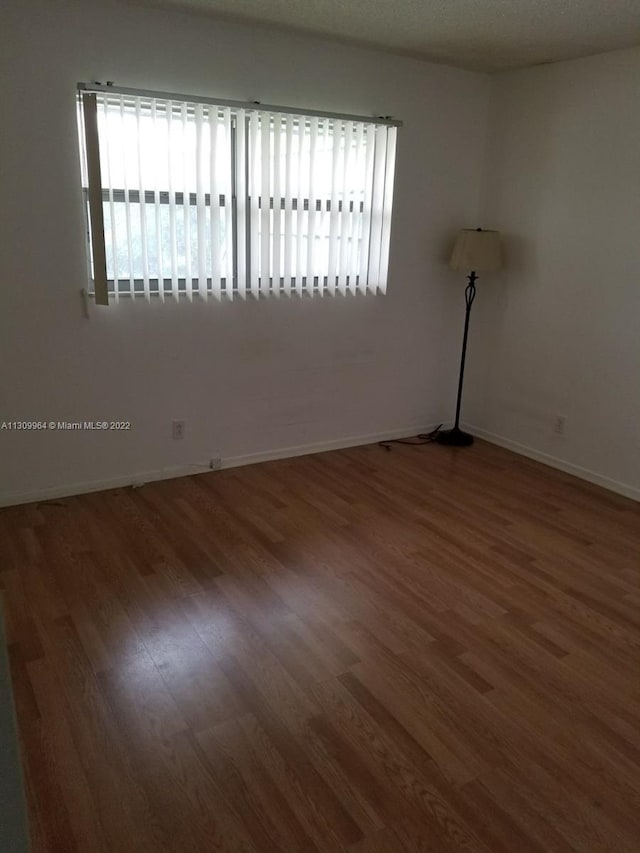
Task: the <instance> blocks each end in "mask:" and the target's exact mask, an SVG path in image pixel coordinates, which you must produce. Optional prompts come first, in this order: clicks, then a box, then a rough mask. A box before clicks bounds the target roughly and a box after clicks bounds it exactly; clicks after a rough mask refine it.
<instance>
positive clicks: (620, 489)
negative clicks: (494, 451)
mask: <svg viewBox="0 0 640 853" xmlns="http://www.w3.org/2000/svg"><path fill="white" fill-rule="evenodd" d="M463 426H464V429H465V430H466V431H467V432H470V433H471V434H472V435H477V436H478V438H483V439H484V440H485V441H488V442H490V443H491V444H497V445H499V446H500V447H504V448H506V449H507V450H512V451H513V452H514V453H519V454H520V455H521V456H527V457H528V458H529V459H535V460H536V462H542V463H543V464H544V465H549V466H550V467H551V468H557V469H558V470H559V471H564V472H565V474H573V476H574V477H579V478H580V479H581V480H587V482H589V483H594V484H595V485H596V486H603V487H604V488H605V489H609V490H610V491H612V492H616V493H617V494H619V495H624V496H625V497H626V498H631V499H632V500H634V501H640V489H638V488H636V487H635V486H631V485H629V484H628V483H621V482H619V481H618V480H612V479H611V478H610V477H605V476H603V475H602V474H597V473H596V472H595V471H590V470H589V469H588V468H581V467H580V466H579V465H574V464H573V463H571V462H565V460H564V459H559V458H558V457H557V456H551V455H550V454H549V453H543V452H542V451H540V450H536V449H535V448H533V447H528V446H527V445H526V444H519V443H518V442H517V441H512V440H511V439H510V438H504V437H503V436H501V435H495V433H492V432H487V431H486V430H484V429H481V428H480V427H477V426H473V424H464V425H463Z"/></svg>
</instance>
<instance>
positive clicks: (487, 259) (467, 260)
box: [449, 228, 502, 272]
mask: <svg viewBox="0 0 640 853" xmlns="http://www.w3.org/2000/svg"><path fill="white" fill-rule="evenodd" d="M449 266H450V267H451V268H452V269H454V270H461V271H462V272H469V271H470V270H475V272H496V271H497V270H499V269H500V268H501V267H502V246H501V244H500V232H499V231H483V230H482V228H477V229H476V228H463V229H462V231H459V232H458V236H457V238H456V244H455V246H454V247H453V253H452V255H451V260H450V262H449Z"/></svg>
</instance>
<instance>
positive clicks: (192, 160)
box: [79, 85, 398, 304]
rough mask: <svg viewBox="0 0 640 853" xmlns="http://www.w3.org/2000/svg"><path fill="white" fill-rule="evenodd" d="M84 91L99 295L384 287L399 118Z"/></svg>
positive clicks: (87, 186) (86, 180) (87, 183)
mask: <svg viewBox="0 0 640 853" xmlns="http://www.w3.org/2000/svg"><path fill="white" fill-rule="evenodd" d="M79 88H80V107H81V109H80V123H81V130H82V133H81V139H82V143H83V145H82V149H83V187H84V190H85V195H86V199H87V207H88V213H89V222H90V248H91V252H90V256H91V261H92V264H91V266H92V269H91V276H92V279H93V281H94V284H95V295H96V301H97V302H99V303H102V304H106V303H108V301H109V297H110V296H111V297H112V298H113V299H116V300H117V299H118V298H119V297H120V296H122V295H123V294H126V295H130V296H138V295H139V296H143V297H147V298H150V297H151V296H152V295H155V296H158V297H160V298H161V299H164V298H165V297H167V296H172V297H175V298H180V297H182V296H185V297H187V298H190V299H192V298H193V297H194V295H196V294H197V295H198V296H199V297H200V298H203V299H207V298H208V297H209V296H213V297H216V298H218V299H220V298H222V297H225V298H234V296H240V297H245V296H246V294H247V293H250V294H252V295H253V296H255V297H261V296H268V295H274V296H279V295H281V294H283V295H291V294H298V295H300V296H302V295H322V294H325V293H327V294H335V293H341V294H346V293H367V292H373V293H375V292H377V291H383V292H384V291H385V289H386V280H387V268H388V260H389V238H390V230H391V206H392V196H393V174H394V165H395V145H396V128H397V124H398V123H397V122H396V123H394V122H391V121H389V120H375V121H374V120H358V119H355V118H351V117H341V116H335V117H334V116H327V115H303V114H299V113H293V112H291V111H289V110H285V109H284V108H280V109H278V108H263V107H260V106H253V105H250V104H246V105H236V104H229V103H227V104H224V103H220V104H213V103H209V102H200V101H198V100H197V99H194V100H193V101H191V100H185V99H184V97H183V96H173V97H169V96H162V97H161V96H159V95H158V96H157V97H156V96H152V95H148V94H144V93H137V92H135V91H133V90H122V91H116V90H114V89H112V88H111V87H108V86H99V85H96V86H95V87H84V86H82V85H81V86H80V87H79Z"/></svg>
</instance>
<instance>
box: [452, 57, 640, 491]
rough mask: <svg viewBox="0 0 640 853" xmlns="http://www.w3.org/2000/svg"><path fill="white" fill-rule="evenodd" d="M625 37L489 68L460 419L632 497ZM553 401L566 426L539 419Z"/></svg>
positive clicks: (633, 247)
mask: <svg viewBox="0 0 640 853" xmlns="http://www.w3.org/2000/svg"><path fill="white" fill-rule="evenodd" d="M639 81H640V49H634V50H626V51H616V52H612V53H609V54H604V55H601V56H596V57H591V58H588V59H581V60H575V61H571V62H563V63H558V64H555V65H547V66H541V67H537V68H531V69H527V70H523V71H517V72H510V73H505V74H499V75H496V76H495V77H493V78H492V87H493V91H492V99H491V108H490V131H489V136H488V147H487V168H486V175H485V187H484V191H483V196H484V211H485V214H486V215H485V216H484V221H485V222H486V223H487V227H497V228H501V229H502V230H503V231H504V233H505V235H506V238H507V250H508V270H507V271H506V272H505V273H503V274H501V276H487V277H486V278H485V279H480V282H479V294H478V298H477V300H476V303H475V306H474V316H473V321H472V322H473V327H472V336H471V340H470V350H469V356H470V370H469V381H468V383H467V387H466V398H465V411H464V415H465V420H466V422H467V424H470V425H474V426H475V427H479V428H481V430H483V431H486V433H488V434H489V435H490V436H491V437H493V438H494V439H495V438H496V437H497V439H498V440H499V441H502V442H506V443H507V444H510V446H513V447H514V448H515V449H519V450H521V451H524V452H527V453H531V454H533V455H537V456H539V457H540V458H546V457H553V460H552V461H555V464H558V465H560V466H561V467H565V468H566V469H567V470H572V471H574V472H575V473H579V474H581V475H582V476H586V477H587V478H589V479H593V480H595V481H597V482H601V483H603V484H605V485H608V486H610V487H612V488H615V489H617V490H619V491H622V492H623V493H626V494H629V495H632V496H635V497H637V498H640V284H639V275H640V100H639V94H640V88H639ZM556 414H560V415H564V416H566V418H567V421H566V432H565V435H564V436H559V435H557V434H555V433H554V432H553V423H554V417H555V415H556Z"/></svg>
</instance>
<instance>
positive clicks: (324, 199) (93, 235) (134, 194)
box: [78, 83, 402, 304]
mask: <svg viewBox="0 0 640 853" xmlns="http://www.w3.org/2000/svg"><path fill="white" fill-rule="evenodd" d="M97 94H104V95H107V96H109V95H111V96H119V97H130V98H152V99H158V100H165V101H168V102H173V104H175V105H181V106H182V105H186V106H187V109H189V108H191V110H192V112H194V111H195V110H194V105H196V104H207V105H209V106H210V107H218V108H220V107H230V108H231V109H235V110H243V111H244V115H245V134H244V154H245V169H246V176H245V178H246V180H245V186H246V190H247V191H246V195H245V198H244V201H245V211H246V213H245V217H246V220H247V221H246V223H245V224H246V263H245V269H246V270H249V266H250V253H251V248H250V239H249V238H250V228H251V223H250V215H251V210H252V208H253V198H252V196H251V194H250V189H249V181H248V173H249V168H250V166H249V159H250V154H249V144H248V140H249V136H248V131H249V122H250V114H251V112H252V111H253V112H257V113H263V114H273V113H280V114H283V115H293V116H295V117H296V118H298V119H299V120H300V119H304V120H305V126H307V124H308V123H309V122H310V120H311V119H333V120H334V122H335V121H351V122H360V123H363V124H366V125H368V126H373V127H374V128H375V129H377V128H378V127H379V126H385V127H393V128H398V127H401V126H402V122H401V121H398V120H395V119H393V118H391V117H390V116H380V117H367V116H355V115H347V114H340V113H329V112H324V111H315V110H304V109H297V108H292V107H280V106H278V107H276V106H270V105H262V104H259V103H258V102H252V103H244V102H240V101H229V100H226V99H219V98H207V97H198V96H191V95H178V94H173V93H167V92H152V91H147V90H140V89H131V88H126V87H115V86H113V85H112V84H106V85H103V84H99V83H95V84H84V83H79V84H78V100H79V103H80V105H81V109H80V110H79V115H80V116H81V124H82V127H81V128H80V130H81V146H82V147H83V148H84V150H83V154H84V157H85V161H84V172H85V174H86V175H87V178H88V180H87V186H86V187H85V186H83V196H84V200H85V205H84V206H85V211H86V213H87V217H88V229H87V233H88V235H89V241H88V242H89V244H90V245H89V247H88V248H89V252H90V257H89V269H90V271H91V269H92V263H91V262H92V261H93V273H94V274H93V276H91V274H90V276H89V279H90V287H89V291H88V292H89V294H90V295H91V296H94V297H95V299H96V303H97V304H108V303H109V297H110V296H115V297H116V298H118V297H119V296H127V295H128V296H134V297H136V296H138V295H140V296H142V295H147V296H155V297H157V296H161V297H162V298H163V299H164V298H165V297H167V296H179V295H182V294H184V295H189V296H190V297H191V296H192V295H194V294H198V295H200V296H202V294H201V292H200V291H201V288H200V278H199V277H197V276H194V275H192V276H191V288H188V287H187V278H186V277H184V276H182V277H180V276H179V277H178V278H177V283H178V287H177V293H176V289H175V288H174V286H173V284H174V280H175V279H174V278H172V277H168V278H167V277H166V276H163V278H162V280H161V279H160V278H159V276H158V275H155V276H153V277H152V276H148V277H147V278H146V281H147V282H148V284H149V285H150V286H151V285H153V288H151V287H149V289H148V290H147V291H145V289H144V282H145V279H143V278H138V277H131V276H129V277H127V278H117V279H116V278H115V276H114V277H112V278H109V277H108V275H107V263H106V248H105V229H104V215H103V206H104V203H105V202H107V203H109V202H120V203H127V204H132V203H133V204H135V203H136V201H137V203H139V202H140V192H141V191H140V189H133V188H131V189H125V188H115V187H111V188H108V187H105V186H104V184H103V182H102V178H101V175H100V169H99V166H100V160H99V158H100V152H99V141H98V125H97V105H96V95H97ZM91 96H93V99H92V98H91ZM87 105H89V111H91V109H93V111H94V115H93V116H91V115H89V114H88V110H87ZM237 122H238V115H237V114H232V115H231V138H230V142H229V144H230V149H231V162H230V164H229V170H230V171H229V175H230V196H229V199H228V200H229V203H230V206H231V223H232V229H233V235H232V246H233V257H232V260H231V269H232V271H233V274H232V276H231V287H230V288H229V287H227V284H228V282H227V278H226V277H224V276H223V277H221V278H220V281H221V283H223V284H224V287H223V289H222V294H221V296H222V297H225V296H226V297H228V298H233V297H234V295H237V294H239V293H240V288H239V283H238V258H237V252H238V239H237V237H238V234H237V231H238V216H237V207H238V195H237V170H238V141H237ZM88 126H89V128H90V130H91V132H93V133H94V134H95V147H93V146H92V145H91V143H90V139H89V135H88V134H87V127H88ZM83 143H84V144H83ZM92 148H93V150H92ZM272 154H273V152H272ZM96 157H97V164H98V168H97V169H96ZM392 166H393V168H392V174H393V170H394V169H395V139H394V146H393V164H392ZM385 168H387V165H386V161H385ZM97 178H99V190H98V191H96V187H95V183H96V180H97ZM383 183H384V180H383ZM156 195H157V197H158V198H157V202H156ZM170 195H172V196H173V197H174V204H176V205H179V207H180V209H182V208H184V204H185V192H176V191H171V190H169V189H165V190H145V191H144V198H145V203H146V202H147V201H150V202H152V203H154V204H156V203H158V204H165V203H166V204H169V203H170V198H169V197H170ZM278 198H279V199H280V209H281V210H282V211H285V210H286V205H287V198H286V194H284V193H283V194H278V196H274V195H270V197H269V209H270V210H273V209H275V207H276V203H277V199H278ZM178 199H180V201H178ZM204 199H205V205H206V206H207V207H210V206H211V194H210V193H205V194H204ZM300 201H302V209H303V210H305V211H308V210H309V209H310V206H311V200H310V198H309V197H306V196H304V195H303V196H302V197H300V196H295V197H292V198H291V199H290V204H291V210H292V211H294V212H295V211H298V210H299V205H300ZM257 202H258V203H257V210H258V211H259V213H260V214H261V213H262V210H263V208H262V196H261V195H260V194H258V196H257ZM219 203H220V208H221V209H224V208H226V205H227V197H226V195H225V194H224V193H220V195H219ZM197 204H198V194H197V193H193V192H189V206H190V207H192V206H193V207H196V206H197ZM343 204H344V203H343V201H342V200H339V201H338V208H337V209H338V211H340V212H342V210H343ZM355 205H356V203H355V202H354V201H350V202H349V212H350V213H352V214H353V213H354V212H355ZM357 206H358V208H359V210H358V213H359V214H364V213H365V202H364V201H362V200H361V201H360V202H359V203H358V204H357ZM98 208H100V213H98ZM372 209H373V205H372ZM315 210H316V212H324V213H331V210H332V202H331V197H330V196H321V197H319V198H317V199H316V200H315ZM101 221H102V226H101V228H100V222H101ZM307 239H308V238H307ZM315 239H317V237H316V238H315ZM350 239H353V236H352V237H351V238H350ZM357 239H358V240H360V239H364V237H363V236H362V235H361V236H359V237H358V238H357ZM367 239H368V241H370V239H371V235H370V233H369V234H368V235H367ZM96 242H98V243H101V244H102V246H101V247H100V249H99V251H98V263H102V258H104V268H103V269H102V270H101V271H100V274H99V276H98V278H96V276H95V272H96V253H95V244H96ZM387 252H388V248H387ZM114 272H117V270H115V271H114ZM308 277H309V276H308V274H307V275H303V276H302V277H301V284H300V288H298V283H297V281H296V276H294V275H293V274H292V275H291V276H290V280H289V285H288V286H287V285H286V284H285V279H286V276H284V275H281V276H280V277H279V284H276V282H275V280H274V277H273V275H272V274H270V275H269V282H268V287H266V288H263V286H262V282H261V281H260V284H259V285H258V286H257V288H254V286H253V285H250V283H249V281H247V282H246V283H245V285H244V289H243V292H242V294H241V295H243V296H244V295H248V294H249V293H252V294H253V295H255V296H258V295H259V296H266V295H276V296H279V295H281V294H283V293H285V292H286V293H289V294H294V293H299V294H300V295H315V294H316V293H325V292H329V290H330V288H329V281H328V280H329V276H328V275H318V274H313V283H312V285H311V287H309V286H308ZM359 279H360V276H359V275H357V276H356V277H355V282H354V287H353V288H352V287H351V282H349V292H354V293H359V292H362V289H361V282H360V280H359ZM161 283H162V287H161ZM91 285H93V288H92V287H91ZM132 285H133V291H131V289H129V290H127V289H126V288H127V286H129V288H131V286H132ZM367 287H368V282H367V283H365V290H366V288H367ZM206 288H207V294H206V297H208V296H210V295H212V278H210V277H207V279H206ZM330 292H331V293H334V292H337V289H336V288H335V286H334V288H333V289H331V290H330ZM374 292H375V291H374Z"/></svg>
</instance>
